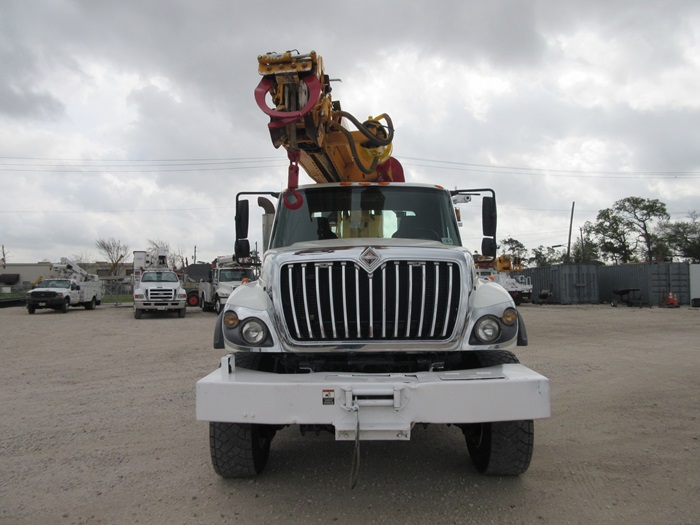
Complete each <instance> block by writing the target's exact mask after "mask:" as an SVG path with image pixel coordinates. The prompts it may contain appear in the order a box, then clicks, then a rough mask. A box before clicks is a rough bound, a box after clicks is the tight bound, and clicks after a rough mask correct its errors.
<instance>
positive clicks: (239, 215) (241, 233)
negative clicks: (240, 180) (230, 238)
mask: <svg viewBox="0 0 700 525" xmlns="http://www.w3.org/2000/svg"><path fill="white" fill-rule="evenodd" d="M248 216H249V211H248V201H247V200H241V201H236V243H238V240H239V239H247V238H248Z"/></svg>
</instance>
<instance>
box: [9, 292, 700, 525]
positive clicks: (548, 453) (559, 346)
mask: <svg viewBox="0 0 700 525" xmlns="http://www.w3.org/2000/svg"><path fill="white" fill-rule="evenodd" d="M521 312H522V313H523V316H524V319H525V321H526V324H527V328H528V335H529V337H530V346H529V347H527V348H519V349H518V350H517V352H516V353H517V354H518V356H519V358H520V360H521V362H523V363H524V364H526V365H527V366H529V367H531V368H533V369H535V370H537V371H538V372H540V373H542V374H544V375H546V376H548V377H549V378H550V380H551V395H552V417H551V419H548V420H544V421H539V422H537V423H536V424H535V453H534V457H533V460H532V464H531V466H530V470H529V471H528V472H527V473H525V474H524V475H523V476H521V477H519V478H515V479H512V478H489V477H484V476H481V475H479V474H478V473H477V472H476V471H475V470H474V469H473V467H472V466H471V463H470V462H469V459H468V455H467V451H466V445H465V444H464V440H463V438H462V435H461V433H460V432H459V431H458V430H457V429H455V428H452V427H441V426H434V427H428V428H425V429H423V428H419V429H415V430H414V432H413V438H412V440H411V441H410V442H401V443H399V442H390V443H384V442H366V443H363V445H362V467H361V471H360V479H359V482H358V485H357V487H356V488H355V489H354V490H352V491H351V490H349V476H350V466H351V458H352V444H351V443H348V442H335V441H334V440H333V437H332V436H331V435H323V434H322V435H319V436H315V435H311V436H309V435H307V436H301V435H300V433H299V432H298V429H296V428H287V429H285V430H283V431H281V432H279V433H278V434H277V437H276V438H275V441H274V442H273V444H272V452H271V456H270V461H269V463H268V467H267V469H266V471H265V472H264V473H263V474H262V475H261V476H259V477H258V478H257V479H255V480H253V481H250V480H243V481H241V480H222V479H221V478H219V477H218V476H216V474H215V473H214V471H213V470H212V467H211V464H210V460H209V445H208V425H207V423H205V422H200V421H196V420H195V416H194V385H195V382H196V381H197V380H198V379H199V378H201V377H203V376H204V375H206V374H207V373H208V372H210V371H211V370H213V369H214V368H215V367H216V366H218V361H219V357H220V352H219V351H217V350H213V349H212V345H211V341H212V335H213V327H214V320H215V316H214V314H211V313H205V312H201V311H200V310H197V309H189V311H188V315H187V317H186V318H184V319H178V318H177V317H175V316H169V315H163V316H157V317H155V316H149V315H145V316H144V318H143V319H142V320H139V321H137V320H135V319H134V318H133V315H132V311H131V308H130V307H112V306H101V307H98V308H97V309H96V310H94V311H86V310H82V309H79V310H71V311H70V312H69V313H68V314H61V313H58V312H54V311H51V310H40V311H38V312H37V313H36V314H35V315H28V314H27V312H26V310H25V309H23V308H5V309H1V310H0V334H2V335H1V337H0V356H1V358H2V365H3V366H2V368H1V369H0V399H1V403H0V473H1V474H2V475H1V476H0V523H3V524H5V523H7V524H15V523H18V524H20V523H22V524H23V523H27V524H38V523H41V524H54V523H55V524H73V523H75V524H93V523H106V524H115V523H116V524H119V523H125V524H126V523H129V524H131V523H156V524H160V523H162V524H180V523H182V524H188V525H189V524H200V523H201V524H211V523H241V524H248V523H271V524H272V523H279V524H293V523H304V524H311V523H337V524H359V523H362V524H364V523H381V522H385V523H403V524H413V523H415V524H425V523H431V524H453V523H456V524H461V523H551V524H563V523H615V524H618V523H635V524H646V523H648V524H660V523H663V524H678V525H689V524H700V450H699V448H700V447H699V436H700V424H699V422H698V415H699V414H698V407H700V379H699V378H700V356H699V354H700V344H699V343H698V341H699V340H700V322H699V321H700V310H698V309H691V308H687V307H684V308H679V309H658V308H653V309H649V308H644V309H639V308H628V307H618V308H611V307H609V306H597V305H596V306H556V305H547V306H534V305H524V306H522V307H521Z"/></svg>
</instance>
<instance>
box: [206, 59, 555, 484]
mask: <svg viewBox="0 0 700 525" xmlns="http://www.w3.org/2000/svg"><path fill="white" fill-rule="evenodd" d="M258 60H259V65H260V67H259V71H260V73H261V74H262V75H263V79H262V81H261V83H260V85H259V86H258V88H257V89H256V99H257V101H258V104H259V105H260V106H261V108H263V111H265V113H267V114H268V115H269V116H270V124H269V128H270V133H271V137H272V140H273V144H275V146H279V145H282V146H283V147H284V148H285V149H287V152H288V155H289V158H290V168H289V177H288V188H287V189H286V190H285V191H283V192H281V193H275V192H269V193H268V194H265V195H260V196H259V199H258V204H260V205H261V206H262V207H263V209H264V211H265V212H264V214H263V239H268V238H269V243H268V242H267V241H265V240H264V242H263V249H264V254H263V257H262V266H261V273H260V276H259V279H258V280H257V281H253V282H249V283H244V284H241V285H240V286H238V287H237V288H236V289H235V290H233V292H232V293H231V295H230V296H229V298H228V301H227V302H226V304H225V306H224V308H223V310H222V312H221V313H220V315H219V318H218V320H217V324H216V326H215V333H214V348H215V349H218V350H220V351H222V352H224V354H225V355H224V356H223V357H222V358H221V360H220V366H219V368H218V369H216V370H214V371H213V372H212V373H210V374H209V375H207V376H206V377H204V378H202V379H201V380H199V381H198V383H197V389H196V411H197V418H198V419H200V420H204V421H208V422H209V443H210V453H211V460H212V464H213V467H214V470H215V471H216V473H218V474H219V475H221V476H223V477H250V476H255V475H256V474H258V473H260V472H261V471H262V470H263V469H264V467H265V465H266V463H267V461H268V457H269V454H270V444H271V442H272V440H273V438H274V436H275V434H276V432H277V431H279V430H280V429H282V428H284V427H287V426H291V425H296V426H298V427H299V428H300V429H301V430H302V432H305V431H323V430H327V431H329V432H331V433H332V434H333V435H334V436H335V439H336V440H351V441H354V442H355V446H354V447H353V450H354V452H353V461H352V470H351V478H352V485H353V486H354V483H355V482H356V480H357V474H358V467H359V450H360V443H361V442H362V441H364V440H400V441H403V440H409V439H410V438H411V435H412V432H413V430H414V428H415V426H416V425H427V424H447V425H453V426H455V427H456V428H458V429H460V430H461V432H462V433H463V435H464V438H465V441H466V448H467V450H468V452H469V455H470V457H471V459H472V462H473V464H474V466H475V467H476V469H477V470H478V471H479V472H482V473H484V474H493V475H519V474H521V473H523V472H525V471H526V470H527V468H528V466H529V464H530V460H531V456H532V452H533V444H534V426H533V420H535V419H540V418H546V417H549V415H550V403H549V381H548V379H547V378H546V377H544V376H542V375H540V374H538V373H537V372H535V371H533V370H530V369H528V368H527V367H525V366H523V365H522V364H520V363H519V361H518V359H517V357H516V356H515V355H514V354H513V353H512V350H513V349H514V348H515V347H516V346H518V345H519V346H525V345H527V335H526V331H525V325H524V323H523V319H522V317H521V315H520V313H519V311H518V310H517V309H516V308H515V304H514V302H513V299H512V297H511V296H510V295H509V294H508V293H507V292H506V291H505V290H504V289H503V287H501V286H499V285H497V284H495V283H493V282H490V281H486V280H482V279H480V278H478V276H477V271H476V265H475V263H474V258H473V256H472V253H471V252H470V251H469V250H468V249H466V248H464V247H463V246H462V240H461V235H460V231H459V226H458V220H457V217H456V213H455V207H454V206H455V203H469V202H470V201H471V204H469V206H472V207H474V206H475V205H474V202H479V201H478V199H480V200H481V207H482V210H481V212H482V213H481V216H482V234H483V241H482V244H481V252H482V254H486V255H489V256H490V257H494V256H495V254H496V240H495V238H496V198H495V192H494V191H493V190H491V189H473V190H472V189H464V190H461V189H460V190H453V191H448V190H446V189H444V188H442V187H440V186H438V185H432V184H413V183H406V182H403V178H404V177H403V171H402V168H401V166H400V164H399V163H398V161H396V159H394V158H393V157H391V156H390V155H386V151H387V148H389V146H390V142H391V140H390V139H391V137H392V136H393V128H392V125H391V121H390V119H389V118H388V116H386V115H384V116H382V119H381V120H383V121H385V122H386V125H384V124H381V123H380V122H379V120H380V119H372V118H370V119H369V120H368V121H366V122H364V123H360V122H359V121H357V120H356V119H354V117H351V116H348V115H349V114H347V113H345V112H342V111H340V109H339V105H338V104H336V103H334V102H331V101H330V89H329V87H328V77H327V76H326V75H325V74H324V73H323V68H322V62H321V58H320V57H318V56H317V55H316V54H315V53H310V54H308V55H295V54H293V53H291V52H287V53H283V54H267V55H261V56H260V57H259V58H258ZM265 95H270V97H271V98H272V101H273V104H274V108H268V107H266V106H265V104H266V102H265V101H266V97H265ZM282 101H284V104H282ZM280 108H284V109H280ZM345 118H347V120H350V121H351V122H352V123H353V124H355V126H356V127H358V130H357V131H352V132H351V131H349V130H347V129H345V128H343V130H340V129H339V128H340V127H342V125H343V120H344V119H345ZM299 163H301V165H302V166H303V167H304V168H305V170H306V171H307V173H308V174H309V175H310V176H311V177H312V178H313V179H314V181H315V182H316V183H317V184H312V185H306V186H299V185H298V165H299ZM248 195H251V192H245V193H241V194H239V195H238V196H237V197H236V244H235V252H236V255H237V256H239V257H245V256H247V255H248V254H249V251H250V248H249V247H250V242H249V240H248V221H249V214H250V210H249V201H248V200H247V196H248ZM270 198H272V199H274V198H277V199H278V202H277V206H276V207H275V206H273V205H272V203H271V201H270ZM261 199H262V203H261ZM477 206H478V204H477ZM267 225H271V231H270V230H268V229H267Z"/></svg>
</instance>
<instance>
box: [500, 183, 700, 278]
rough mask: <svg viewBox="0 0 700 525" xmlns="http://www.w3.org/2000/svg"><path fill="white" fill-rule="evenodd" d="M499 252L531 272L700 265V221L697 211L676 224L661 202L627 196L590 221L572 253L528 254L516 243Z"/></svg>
mask: <svg viewBox="0 0 700 525" xmlns="http://www.w3.org/2000/svg"><path fill="white" fill-rule="evenodd" d="M500 248H501V251H503V252H504V253H510V254H513V255H514V256H515V257H518V258H519V259H520V261H521V262H522V263H523V264H524V265H526V266H530V267H533V266H534V267H542V266H551V265H553V264H559V263H563V262H574V263H583V262H597V263H601V264H605V263H609V264H625V263H632V262H646V263H659V262H670V261H688V262H692V263H700V221H698V213H697V211H692V212H690V213H689V214H688V217H687V219H686V220H682V221H674V222H671V216H670V215H669V213H668V211H667V209H666V205H665V204H664V203H663V202H661V201H660V200H658V199H643V198H641V197H627V198H624V199H621V200H619V201H616V202H615V203H614V204H613V205H612V207H610V208H605V209H603V210H600V211H599V212H598V215H597V216H596V219H595V221H593V222H591V221H586V223H585V224H584V225H583V226H582V227H581V228H579V235H578V236H577V238H576V239H572V243H571V250H570V251H568V250H567V247H564V246H562V245H557V246H542V245H540V246H538V247H537V248H533V249H532V250H528V249H527V248H526V247H525V245H524V244H523V243H521V242H520V241H518V240H517V239H513V238H507V239H503V240H502V241H501V245H500ZM557 248H559V249H557ZM562 248H563V249H562ZM567 252H568V253H567Z"/></svg>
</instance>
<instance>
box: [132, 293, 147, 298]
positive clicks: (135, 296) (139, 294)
mask: <svg viewBox="0 0 700 525" xmlns="http://www.w3.org/2000/svg"><path fill="white" fill-rule="evenodd" d="M145 298H146V297H145V296H144V295H143V294H142V293H135V294H134V299H145Z"/></svg>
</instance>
